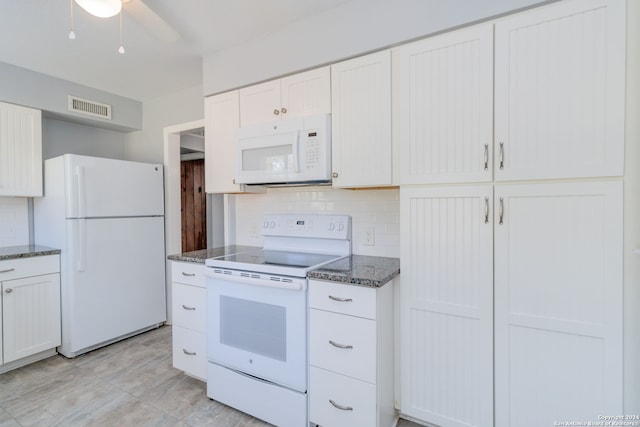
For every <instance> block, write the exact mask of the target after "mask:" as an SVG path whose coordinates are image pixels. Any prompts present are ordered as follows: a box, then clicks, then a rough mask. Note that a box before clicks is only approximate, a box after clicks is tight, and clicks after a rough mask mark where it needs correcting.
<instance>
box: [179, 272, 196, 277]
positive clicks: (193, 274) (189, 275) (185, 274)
mask: <svg viewBox="0 0 640 427" xmlns="http://www.w3.org/2000/svg"><path fill="white" fill-rule="evenodd" d="M182 275H183V276H187V277H193V276H195V275H196V273H185V272H184V271H183V272H182Z"/></svg>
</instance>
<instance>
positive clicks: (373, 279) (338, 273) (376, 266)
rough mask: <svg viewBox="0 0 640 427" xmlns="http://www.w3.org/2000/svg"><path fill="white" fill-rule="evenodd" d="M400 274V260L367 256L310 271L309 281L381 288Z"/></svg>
mask: <svg viewBox="0 0 640 427" xmlns="http://www.w3.org/2000/svg"><path fill="white" fill-rule="evenodd" d="M399 274H400V259H398V258H387V257H377V256H365V255H351V256H350V257H346V258H343V259H341V260H338V261H335V262H332V263H330V264H327V265H324V266H322V267H320V268H319V269H317V270H313V271H310V272H309V273H308V275H307V277H309V279H315V280H328V281H330V282H338V283H345V284H348V285H357V286H368V287H374V288H379V287H380V286H382V285H384V284H385V283H387V282H389V281H390V280H391V279H393V278H394V277H396V276H397V275H399Z"/></svg>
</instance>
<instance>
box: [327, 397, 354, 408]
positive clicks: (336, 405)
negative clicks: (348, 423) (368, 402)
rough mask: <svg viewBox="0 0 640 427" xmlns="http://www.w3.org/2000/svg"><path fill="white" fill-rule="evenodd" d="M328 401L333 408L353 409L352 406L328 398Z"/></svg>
mask: <svg viewBox="0 0 640 427" xmlns="http://www.w3.org/2000/svg"><path fill="white" fill-rule="evenodd" d="M329 403H331V404H332V405H333V406H334V408H338V409H340V410H341V411H353V407H352V406H342V405H340V404H338V403H336V402H334V401H333V400H331V399H329Z"/></svg>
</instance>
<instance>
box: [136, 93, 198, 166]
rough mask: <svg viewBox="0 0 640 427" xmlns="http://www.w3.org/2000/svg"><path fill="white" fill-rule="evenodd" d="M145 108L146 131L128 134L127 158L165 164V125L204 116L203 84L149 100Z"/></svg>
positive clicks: (144, 125)
mask: <svg viewBox="0 0 640 427" xmlns="http://www.w3.org/2000/svg"><path fill="white" fill-rule="evenodd" d="M142 108H143V111H144V117H143V120H142V123H143V124H142V131H140V132H132V133H130V134H128V135H127V141H126V148H125V158H126V159H127V160H133V161H139V162H151V163H162V162H163V157H164V154H163V145H164V128H166V127H169V126H174V125H178V124H181V123H188V122H192V121H195V120H200V119H202V118H203V117H204V99H203V97H202V86H200V85H198V86H194V87H192V88H188V89H185V90H182V91H179V92H175V93H171V94H168V95H166V96H163V97H160V98H157V99H153V100H150V101H145V102H144V103H143V107H142Z"/></svg>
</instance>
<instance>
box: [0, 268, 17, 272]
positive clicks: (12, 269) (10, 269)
mask: <svg viewBox="0 0 640 427" xmlns="http://www.w3.org/2000/svg"><path fill="white" fill-rule="evenodd" d="M11 271H16V269H15V268H8V269H6V270H0V273H9V272H11Z"/></svg>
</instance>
